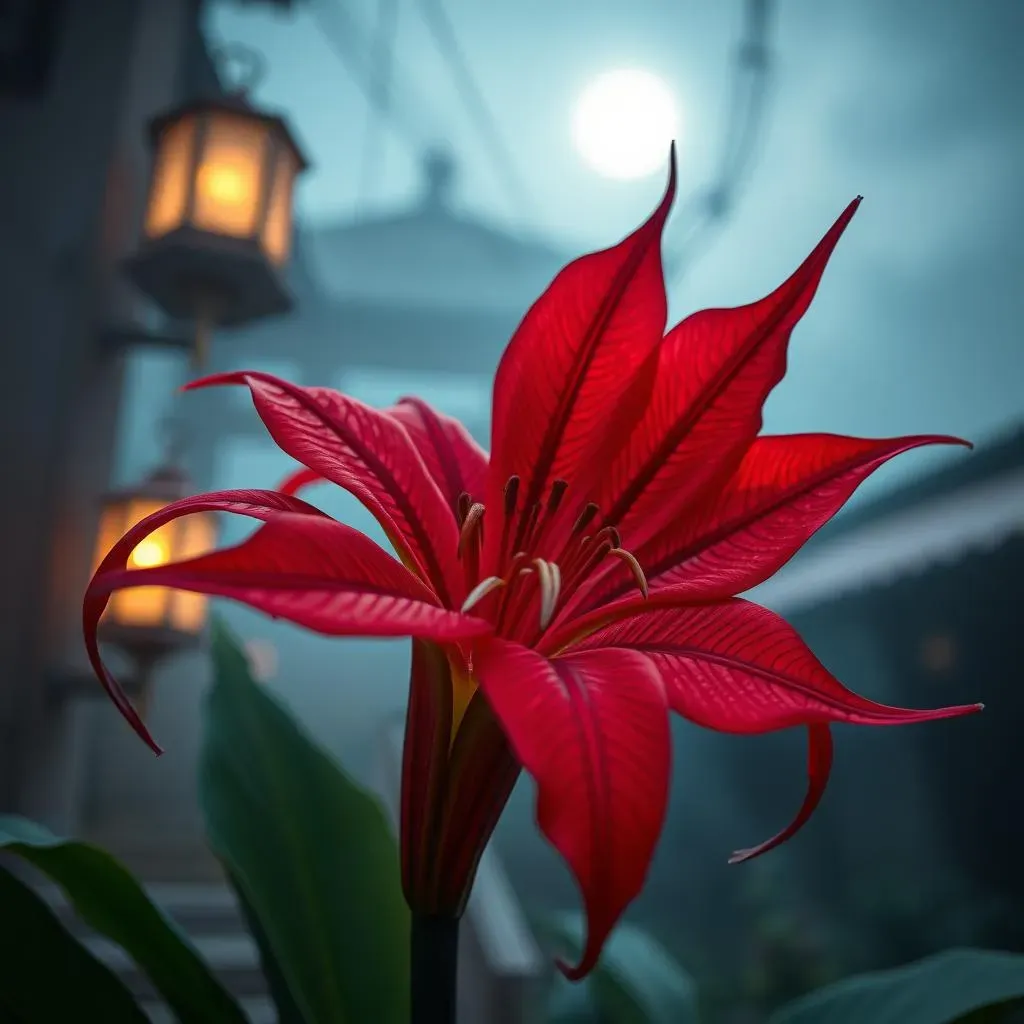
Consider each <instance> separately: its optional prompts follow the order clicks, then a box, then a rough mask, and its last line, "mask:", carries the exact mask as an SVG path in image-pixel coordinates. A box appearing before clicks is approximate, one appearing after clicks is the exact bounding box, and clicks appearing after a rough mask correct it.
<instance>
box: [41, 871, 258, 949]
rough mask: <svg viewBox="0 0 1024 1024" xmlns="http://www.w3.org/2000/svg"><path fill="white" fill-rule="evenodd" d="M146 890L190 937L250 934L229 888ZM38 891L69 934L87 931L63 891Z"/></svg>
mask: <svg viewBox="0 0 1024 1024" xmlns="http://www.w3.org/2000/svg"><path fill="white" fill-rule="evenodd" d="M144 888H145V890H146V893H147V894H148V895H149V898H150V899H151V900H152V901H153V902H154V903H156V904H157V906H159V907H161V908H162V909H163V911H164V912H165V913H166V914H167V915H168V916H169V917H170V918H171V919H172V920H173V921H174V922H175V924H177V925H178V927H179V928H181V929H182V930H183V931H184V932H185V933H186V934H188V935H189V936H200V935H210V934H222V935H229V934H233V933H236V932H238V933H245V932H246V931H247V929H246V927H245V918H244V917H243V915H242V912H241V910H240V909H239V907H238V903H237V901H236V900H235V895H234V893H233V892H232V891H231V890H230V889H229V888H228V887H227V886H226V885H216V884H212V883H190V882H187V883H171V882H164V883H160V882H157V883H153V884H150V885H146V886H145V887H144ZM37 891H38V892H39V894H40V895H41V896H42V897H43V899H45V900H46V902H47V903H48V904H49V906H50V909H51V910H53V912H54V913H55V914H56V915H57V918H58V919H59V920H60V921H61V923H62V924H63V925H64V926H65V927H66V928H67V929H68V930H69V931H72V932H74V933H75V934H76V935H77V934H81V933H82V932H83V931H87V930H88V927H87V926H86V925H85V924H84V923H83V922H82V921H80V920H79V918H78V917H77V915H76V914H75V911H74V907H72V905H71V904H70V903H69V902H68V900H67V899H66V898H65V896H64V893H63V892H62V890H60V889H59V888H57V887H56V886H53V885H45V886H40V887H38V889H37Z"/></svg>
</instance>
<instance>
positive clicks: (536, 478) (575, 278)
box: [486, 148, 676, 538]
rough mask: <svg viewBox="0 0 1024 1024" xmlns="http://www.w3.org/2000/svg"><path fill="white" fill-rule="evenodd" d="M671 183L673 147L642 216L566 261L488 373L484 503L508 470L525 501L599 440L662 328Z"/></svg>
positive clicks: (497, 494) (494, 503)
mask: <svg viewBox="0 0 1024 1024" xmlns="http://www.w3.org/2000/svg"><path fill="white" fill-rule="evenodd" d="M675 187H676V166H675V150H674V148H673V151H672V166H671V173H670V176H669V182H668V188H667V190H666V192H665V196H664V198H663V199H662V201H661V204H660V205H659V206H658V208H657V210H656V211H655V212H654V214H653V215H652V216H651V218H650V219H649V220H648V221H646V223H644V224H643V225H642V226H641V227H640V228H639V229H638V230H636V231H634V232H633V234H631V235H629V236H628V237H627V238H626V239H624V240H623V241H622V242H620V243H619V244H618V245H616V246H614V247H613V248H611V249H605V250H602V251H600V252H596V253H591V254H589V255H587V256H583V257H581V258H580V259H578V260H574V261H573V262H572V263H570V264H569V265H568V266H567V267H565V268H564V269H563V270H562V271H561V272H560V273H559V274H558V275H557V276H556V277H555V279H554V281H552V283H551V285H550V287H549V288H548V289H547V291H545V292H544V294H543V295H542V296H541V297H540V298H539V299H538V300H537V301H536V302H535V303H534V305H533V306H532V307H531V309H530V310H529V312H528V313H527V314H526V316H525V318H524V319H523V322H522V323H521V324H520V326H519V328H518V329H517V331H516V333H515V335H514V336H513V337H512V340H511V341H510V342H509V345H508V348H506V350H505V354H504V355H503V356H502V359H501V363H500V364H499V366H498V372H497V376H496V377H495V381H494V409H493V417H492V424H491V437H492V443H491V472H490V475H489V484H488V501H487V502H486V504H487V505H488V507H489V508H496V509H500V508H501V492H502V488H503V487H504V485H505V482H506V481H507V480H508V478H509V477H510V476H512V475H517V476H519V477H520V479H521V480H522V485H521V487H520V490H519V497H520V502H521V507H527V508H528V507H530V506H531V505H532V504H533V503H534V502H536V501H539V500H540V499H541V498H542V497H543V496H544V495H545V494H546V493H547V491H548V488H549V487H550V485H551V483H552V482H553V481H554V480H556V479H558V478H564V479H566V480H569V481H573V480H574V479H576V477H577V475H578V474H579V472H580V469H581V468H582V467H584V466H586V465H587V454H588V453H590V452H593V451H594V450H595V446H596V445H599V444H601V443H603V441H604V439H605V433H606V428H607V425H608V421H609V409H610V408H611V407H613V406H614V405H615V403H616V401H617V400H618V399H619V398H620V397H621V396H622V395H623V394H624V392H625V390H626V388H627V387H628V386H629V384H630V381H631V379H632V377H633V375H634V374H635V373H636V372H637V371H638V370H639V369H640V368H641V367H642V366H643V365H644V364H645V362H646V360H647V358H648V356H649V354H650V353H652V352H653V351H654V350H655V348H656V347H657V345H658V344H659V342H660V341H661V337H662V334H663V333H664V330H665V318H666V316H667V305H666V298H665V284H664V279H663V275H662V265H661V233H662V228H663V227H664V224H665V219H666V218H667V216H668V212H669V208H670V206H671V205H672V199H673V197H674V195H675ZM579 498H580V500H585V496H582V495H581V496H579ZM498 532H500V531H494V530H492V531H491V534H490V536H491V537H492V538H493V537H494V536H495V534H496V533H498Z"/></svg>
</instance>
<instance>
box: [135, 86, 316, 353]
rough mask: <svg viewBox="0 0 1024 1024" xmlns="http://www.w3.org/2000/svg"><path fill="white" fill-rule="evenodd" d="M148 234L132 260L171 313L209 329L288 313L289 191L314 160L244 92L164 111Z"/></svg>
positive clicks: (156, 142)
mask: <svg viewBox="0 0 1024 1024" xmlns="http://www.w3.org/2000/svg"><path fill="white" fill-rule="evenodd" d="M151 132H152V142H153V173H152V178H151V181H150V188H149V199H148V203H147V207H146V215H145V221H144V228H143V240H142V242H141V244H140V246H139V248H138V251H137V252H135V253H134V254H133V255H132V256H131V257H130V259H129V260H128V262H127V268H126V269H127V270H128V273H129V274H130V276H131V277H132V279H133V280H134V281H135V283H136V284H137V285H138V286H139V287H140V288H141V289H142V291H143V292H145V293H146V294H147V295H148V296H149V297H150V298H152V299H153V300H154V301H155V302H156V303H157V304H158V305H159V306H160V307H162V308H163V310H164V312H166V313H167V314H169V315H170V316H173V317H177V318H181V319H196V320H197V321H199V327H198V329H197V336H198V337H199V340H198V345H199V347H200V348H201V347H202V336H203V334H204V330H205V329H206V328H209V327H210V326H214V325H222V326H230V325H236V324H241V323H245V322H246V321H249V320H254V319H257V318H260V317H264V316H269V315H273V314H277V313H284V312H287V311H288V310H289V309H290V308H291V299H290V297H289V295H288V292H287V290H286V288H285V285H284V281H283V278H282V270H283V268H284V265H285V264H286V263H287V260H288V256H289V253H290V250H291V238H292V193H293V188H294V185H295V180H296V178H297V176H298V175H299V174H300V173H301V172H302V171H303V170H305V169H306V167H307V166H308V164H307V162H306V160H305V158H304V157H303V155H302V153H301V151H300V150H299V148H298V146H297V145H296V142H295V140H294V139H293V138H292V135H291V132H290V131H289V129H288V126H287V124H286V123H285V122H284V121H283V120H282V119H281V118H280V117H277V116H275V115H272V114H267V113H263V112H260V111H258V110H256V109H255V108H254V107H253V106H252V105H251V104H250V103H249V101H248V100H247V99H246V98H245V95H244V93H238V94H235V95H232V96H229V97H226V98H224V99H219V100H215V101H201V102H196V103H192V104H189V105H186V106H184V107H180V108H178V109H176V110H173V111H171V112H170V113H167V114H164V115H162V116H160V117H158V118H157V119H156V120H155V121H154V122H153V123H152V126H151Z"/></svg>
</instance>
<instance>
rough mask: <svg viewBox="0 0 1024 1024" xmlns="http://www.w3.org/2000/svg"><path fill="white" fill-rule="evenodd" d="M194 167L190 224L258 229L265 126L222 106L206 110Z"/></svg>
mask: <svg viewBox="0 0 1024 1024" xmlns="http://www.w3.org/2000/svg"><path fill="white" fill-rule="evenodd" d="M205 127H206V133H205V136H204V138H203V142H202V148H201V151H200V154H199V161H198V164H197V166H196V172H195V182H194V189H195V194H194V198H193V203H192V218H191V219H192V223H193V224H194V225H195V226H196V227H197V228H199V229H201V230H203V231H209V232H211V233H212V234H218V235H227V236H229V237H233V238H251V237H252V236H253V235H255V234H256V232H257V230H258V227H259V224H258V220H259V216H260V212H261V207H262V205H263V185H264V179H265V176H266V151H267V145H268V142H269V137H270V133H269V128H268V126H267V124H266V123H265V122H263V121H257V120H253V119H251V118H246V117H242V116H239V115H236V114H226V113H224V112H222V111H217V112H213V113H210V114H208V115H207V119H206V123H205Z"/></svg>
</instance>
